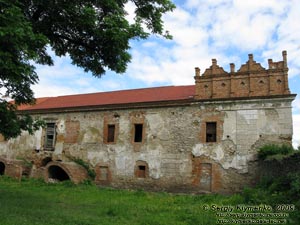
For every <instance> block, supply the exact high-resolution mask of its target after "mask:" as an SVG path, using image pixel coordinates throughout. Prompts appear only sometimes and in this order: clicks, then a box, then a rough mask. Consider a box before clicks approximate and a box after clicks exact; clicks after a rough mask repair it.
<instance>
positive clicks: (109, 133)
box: [107, 124, 116, 143]
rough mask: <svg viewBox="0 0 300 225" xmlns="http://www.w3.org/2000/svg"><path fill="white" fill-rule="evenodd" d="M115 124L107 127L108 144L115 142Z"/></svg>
mask: <svg viewBox="0 0 300 225" xmlns="http://www.w3.org/2000/svg"><path fill="white" fill-rule="evenodd" d="M115 130H116V126H115V124H109V125H107V143H111V142H115Z"/></svg>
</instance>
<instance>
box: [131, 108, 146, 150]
mask: <svg viewBox="0 0 300 225" xmlns="http://www.w3.org/2000/svg"><path fill="white" fill-rule="evenodd" d="M130 122H131V125H130V126H131V132H130V134H131V143H132V145H133V148H134V151H139V150H140V149H141V147H142V145H143V144H144V143H145V139H146V138H145V137H146V123H145V112H132V113H130ZM135 124H143V131H142V132H143V133H142V141H141V142H135V141H134V137H135Z"/></svg>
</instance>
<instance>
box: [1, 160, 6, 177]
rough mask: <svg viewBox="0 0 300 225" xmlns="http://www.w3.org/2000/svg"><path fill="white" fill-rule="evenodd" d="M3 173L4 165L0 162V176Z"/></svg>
mask: <svg viewBox="0 0 300 225" xmlns="http://www.w3.org/2000/svg"><path fill="white" fill-rule="evenodd" d="M4 173H5V164H4V163H3V162H0V176H2V175H4Z"/></svg>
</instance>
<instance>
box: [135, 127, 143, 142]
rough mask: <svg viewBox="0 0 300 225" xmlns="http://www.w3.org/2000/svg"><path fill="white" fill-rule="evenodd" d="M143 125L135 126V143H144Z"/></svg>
mask: <svg viewBox="0 0 300 225" xmlns="http://www.w3.org/2000/svg"><path fill="white" fill-rule="evenodd" d="M142 140H143V124H134V142H142Z"/></svg>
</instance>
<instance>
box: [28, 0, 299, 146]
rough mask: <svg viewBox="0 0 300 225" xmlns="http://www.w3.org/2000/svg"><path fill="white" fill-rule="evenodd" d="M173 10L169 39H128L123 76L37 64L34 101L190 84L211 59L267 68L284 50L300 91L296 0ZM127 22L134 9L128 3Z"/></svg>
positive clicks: (186, 5)
mask: <svg viewBox="0 0 300 225" xmlns="http://www.w3.org/2000/svg"><path fill="white" fill-rule="evenodd" d="M174 3H175V4H176V6H177V8H176V9H175V10H174V11H173V12H172V13H168V14H167V15H165V16H164V21H165V28H166V30H169V31H170V33H171V34H172V35H173V40H164V39H163V38H161V37H158V36H151V37H150V38H148V39H147V40H141V41H132V42H131V50H130V52H131V54H132V61H131V63H130V64H129V65H128V68H127V72H126V73H124V74H121V75H120V74H116V73H114V72H111V71H108V72H107V73H106V74H105V75H104V76H103V77H102V78H101V79H98V78H94V77H93V76H92V75H91V74H90V73H84V72H83V70H82V69H80V68H78V67H76V66H74V65H72V64H71V61H70V59H69V58H68V57H62V58H59V57H55V56H54V55H53V58H54V61H55V65H54V66H52V67H48V66H37V73H38V75H39V78H40V81H39V84H38V85H34V86H33V90H34V92H35V96H36V97H43V96H58V95H67V94H75V93H90V92H101V91H112V90H121V89H132V88H144V87H154V86H164V85H186V84H193V83H194V78H193V77H194V68H195V67H199V68H200V69H201V73H202V72H204V70H205V69H206V68H207V67H209V66H210V65H211V59H212V58H216V59H217V61H218V64H219V65H220V66H222V67H223V68H224V69H225V70H227V71H229V63H232V62H233V63H235V65H236V68H239V67H240V65H241V64H243V63H245V62H246V61H247V60H248V54H249V53H252V54H253V55H254V59H255V60H256V61H257V62H259V63H261V64H262V66H264V67H265V68H267V61H268V59H269V58H271V59H273V60H274V61H281V60H282V51H283V50H287V53H288V67H289V85H290V89H291V91H292V93H295V94H298V93H299V91H300V22H299V21H300V13H299V12H300V0H285V1H278V0H251V1H246V0H186V1H183V0H175V1H174ZM126 10H127V12H128V20H129V21H132V20H133V11H134V5H133V4H127V5H126ZM293 123H294V137H293V142H294V145H295V146H298V145H300V98H299V96H297V98H296V100H295V101H294V102H293Z"/></svg>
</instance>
